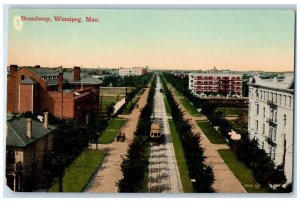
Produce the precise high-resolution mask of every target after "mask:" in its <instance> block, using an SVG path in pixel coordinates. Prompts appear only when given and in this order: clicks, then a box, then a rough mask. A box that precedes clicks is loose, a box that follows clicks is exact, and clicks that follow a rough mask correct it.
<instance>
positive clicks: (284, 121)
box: [283, 114, 286, 126]
mask: <svg viewBox="0 0 300 202" xmlns="http://www.w3.org/2000/svg"><path fill="white" fill-rule="evenodd" d="M283 126H286V115H285V114H284V115H283Z"/></svg>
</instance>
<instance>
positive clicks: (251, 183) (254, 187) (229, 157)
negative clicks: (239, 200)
mask: <svg viewBox="0 0 300 202" xmlns="http://www.w3.org/2000/svg"><path fill="white" fill-rule="evenodd" d="M218 152H219V154H220V155H221V157H222V158H223V160H224V161H225V163H226V164H227V165H228V167H229V168H230V170H231V171H232V172H233V174H234V175H235V176H236V177H237V178H238V179H239V181H240V182H241V184H242V185H243V186H244V188H245V189H246V191H247V192H249V193H267V192H268V190H267V189H266V188H261V187H259V184H258V183H257V182H256V181H255V179H254V177H253V172H252V170H250V169H249V168H248V167H247V166H246V165H245V164H244V163H242V162H240V161H239V160H238V159H237V157H236V155H235V154H234V153H233V152H232V151H231V150H229V149H221V150H218Z"/></svg>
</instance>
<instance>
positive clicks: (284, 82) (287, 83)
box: [248, 74, 294, 91]
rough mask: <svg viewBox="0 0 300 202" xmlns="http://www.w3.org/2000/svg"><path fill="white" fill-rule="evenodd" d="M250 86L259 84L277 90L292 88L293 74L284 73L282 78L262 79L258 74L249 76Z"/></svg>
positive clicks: (291, 89)
mask: <svg viewBox="0 0 300 202" xmlns="http://www.w3.org/2000/svg"><path fill="white" fill-rule="evenodd" d="M248 84H249V85H250V86H261V87H267V88H272V89H279V90H290V91H293V90H294V74H286V75H285V77H284V78H280V79H278V78H277V77H274V78H272V79H262V78H260V77H259V76H254V77H251V78H250V80H249V83H248Z"/></svg>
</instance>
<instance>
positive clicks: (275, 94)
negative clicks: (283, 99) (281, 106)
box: [274, 93, 277, 103]
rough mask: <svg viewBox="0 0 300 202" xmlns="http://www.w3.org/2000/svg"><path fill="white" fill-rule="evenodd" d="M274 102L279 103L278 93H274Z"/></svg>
mask: <svg viewBox="0 0 300 202" xmlns="http://www.w3.org/2000/svg"><path fill="white" fill-rule="evenodd" d="M274 102H275V103H277V93H274Z"/></svg>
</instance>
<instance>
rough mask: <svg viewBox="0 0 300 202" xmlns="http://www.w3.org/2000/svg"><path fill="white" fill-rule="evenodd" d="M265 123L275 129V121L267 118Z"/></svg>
mask: <svg viewBox="0 0 300 202" xmlns="http://www.w3.org/2000/svg"><path fill="white" fill-rule="evenodd" d="M267 123H268V124H269V125H270V126H272V127H273V128H275V127H277V120H274V119H270V118H267Z"/></svg>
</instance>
